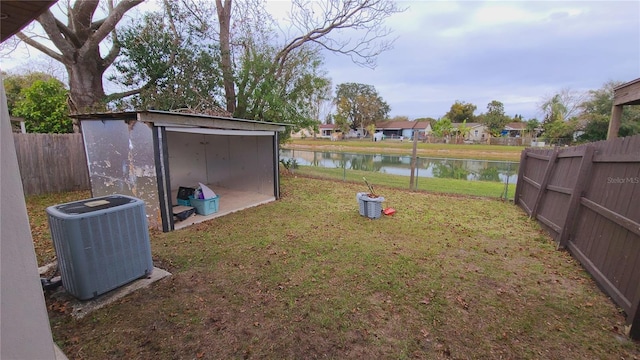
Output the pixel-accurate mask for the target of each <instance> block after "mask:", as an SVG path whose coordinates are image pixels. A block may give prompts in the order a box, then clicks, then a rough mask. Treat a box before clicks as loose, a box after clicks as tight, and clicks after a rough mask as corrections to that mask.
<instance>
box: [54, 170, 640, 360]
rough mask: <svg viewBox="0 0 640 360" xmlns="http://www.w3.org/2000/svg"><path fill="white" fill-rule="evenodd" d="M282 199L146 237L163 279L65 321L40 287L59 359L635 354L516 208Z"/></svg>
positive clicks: (350, 188)
mask: <svg viewBox="0 0 640 360" xmlns="http://www.w3.org/2000/svg"><path fill="white" fill-rule="evenodd" d="M282 187H283V194H285V195H284V197H283V198H282V199H281V200H279V201H277V202H274V203H270V204H267V205H263V206H260V207H257V208H252V209H248V210H246V211H243V212H240V213H235V214H231V215H228V216H224V217H221V218H217V219H214V220H211V221H209V222H206V223H202V224H199V225H197V226H192V227H189V228H186V229H183V230H179V231H174V232H172V233H157V232H153V233H152V251H153V256H154V261H155V262H156V263H157V264H161V267H164V268H166V267H169V268H170V270H171V271H172V272H173V274H174V275H173V276H172V277H170V278H167V279H164V280H162V281H160V282H158V283H156V284H154V285H152V287H151V288H149V289H145V290H141V291H138V292H136V293H134V294H132V295H130V296H127V297H125V298H124V299H122V300H120V301H119V302H118V303H116V304H113V305H111V306H108V307H106V308H103V309H100V310H98V311H96V312H95V313H92V314H90V315H89V316H87V317H85V318H83V319H81V320H74V319H72V318H71V317H70V315H68V314H67V313H66V312H65V308H64V302H65V299H64V298H61V297H52V296H47V297H46V299H47V304H48V307H49V315H50V319H51V326H52V330H53V334H54V338H55V341H56V342H57V343H58V344H59V345H60V346H61V347H62V349H63V350H64V351H65V353H66V354H67V356H69V357H70V358H72V359H115V358H118V359H121V358H132V359H133V358H135V359H150V358H153V359H176V358H190V359H194V358H195V359H220V358H249V359H253V358H278V359H283V358H285V359H299V358H305V359H306V358H309V359H315V358H340V359H356V358H366V359H369V358H376V359H385V358H388V359H392V358H393V359H398V358H400V359H402V358H416V359H467V358H479V359H497V358H509V359H515V358H517V359H540V358H544V359H561V358H562V359H564V358H576V359H578V358H580V359H582V358H584V359H594V358H598V359H608V358H611V359H621V358H622V359H638V358H640V346H639V345H638V343H634V342H631V341H629V340H625V337H624V335H623V329H624V323H625V319H624V316H623V314H622V313H621V312H620V310H619V309H618V308H616V307H615V306H614V305H613V303H612V302H611V301H610V300H609V299H608V298H607V297H606V296H605V295H604V294H603V293H602V292H601V291H600V290H599V289H598V288H597V286H596V285H595V283H594V282H593V280H592V279H591V278H590V277H589V276H588V274H586V273H585V272H584V270H583V269H582V268H581V267H580V266H579V264H578V263H577V262H576V261H574V260H573V259H572V258H571V257H570V256H569V255H568V254H567V253H566V252H562V251H556V250H555V247H554V244H553V243H552V242H551V240H549V239H548V238H547V237H546V236H545V235H544V233H543V232H542V231H541V230H540V228H539V227H538V226H537V225H536V224H535V223H534V222H531V221H529V220H528V218H527V217H526V215H525V214H524V213H523V212H522V211H520V210H519V209H518V208H516V207H514V206H513V205H510V204H508V203H503V202H499V201H494V200H487V199H477V198H465V197H447V196H439V195H432V194H426V193H412V192H408V191H401V190H393V189H388V188H384V187H379V188H377V191H378V192H380V193H381V195H383V196H384V197H385V198H387V199H389V200H393V205H394V207H395V208H396V209H397V210H398V212H397V213H396V215H394V216H393V217H382V218H381V219H378V220H369V219H367V218H363V217H360V216H359V215H358V208H357V203H356V200H355V193H356V192H358V191H363V190H364V189H363V187H364V184H363V185H361V186H360V185H358V184H349V183H341V182H333V181H320V180H313V179H303V178H295V177H290V176H287V177H285V178H284V179H283V184H282Z"/></svg>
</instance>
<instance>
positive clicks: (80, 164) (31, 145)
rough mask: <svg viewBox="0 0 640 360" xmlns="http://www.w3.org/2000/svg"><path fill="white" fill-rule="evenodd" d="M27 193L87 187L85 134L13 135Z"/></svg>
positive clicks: (88, 187) (23, 184)
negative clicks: (83, 138) (83, 140)
mask: <svg viewBox="0 0 640 360" xmlns="http://www.w3.org/2000/svg"><path fill="white" fill-rule="evenodd" d="M13 141H14V142H15V146H16V154H17V156H18V167H19V168H20V177H21V178H22V187H23V189H24V194H25V195H36V194H46V193H52V192H63V191H74V190H88V189H90V188H91V187H90V184H89V173H88V170H87V160H86V156H85V153H84V145H83V144H82V134H13Z"/></svg>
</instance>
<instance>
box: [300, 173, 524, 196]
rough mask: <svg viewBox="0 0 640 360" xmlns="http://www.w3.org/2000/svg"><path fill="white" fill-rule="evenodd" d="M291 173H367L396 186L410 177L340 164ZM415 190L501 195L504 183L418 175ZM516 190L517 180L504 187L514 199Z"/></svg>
mask: <svg viewBox="0 0 640 360" xmlns="http://www.w3.org/2000/svg"><path fill="white" fill-rule="evenodd" d="M293 173H294V174H299V175H301V176H309V177H314V178H322V179H332V180H343V181H349V182H354V183H362V177H363V176H364V177H366V178H367V179H368V180H369V181H370V182H371V183H372V184H374V185H375V186H386V187H391V188H398V189H409V177H408V176H402V175H392V174H385V173H379V172H371V171H361V170H346V171H345V170H344V169H339V168H324V167H317V166H302V165H301V166H298V167H297V168H296V169H294V170H293ZM417 190H419V191H427V192H432V193H440V194H455V195H470V196H481V197H490V198H504V197H505V196H504V194H505V184H504V183H500V182H492V181H475V180H474V181H469V180H466V179H448V178H426V177H419V178H417ZM515 192H516V184H513V183H512V184H509V185H508V187H507V199H509V200H513V198H514V196H515Z"/></svg>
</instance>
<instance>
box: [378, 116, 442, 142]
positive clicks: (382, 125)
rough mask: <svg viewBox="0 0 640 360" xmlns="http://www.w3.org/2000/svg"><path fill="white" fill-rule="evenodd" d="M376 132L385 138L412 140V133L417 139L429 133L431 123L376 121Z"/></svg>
mask: <svg viewBox="0 0 640 360" xmlns="http://www.w3.org/2000/svg"><path fill="white" fill-rule="evenodd" d="M376 131H381V132H382V134H383V135H384V137H385V138H391V139H401V138H404V139H407V140H409V139H412V138H413V134H414V131H415V132H417V134H418V138H421V137H424V136H426V135H429V134H430V133H431V123H430V122H428V121H419V122H415V121H378V122H376Z"/></svg>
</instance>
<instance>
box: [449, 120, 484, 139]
mask: <svg viewBox="0 0 640 360" xmlns="http://www.w3.org/2000/svg"><path fill="white" fill-rule="evenodd" d="M451 125H453V128H454V129H458V128H460V127H461V126H462V125H463V123H453V124H451ZM464 125H465V126H466V127H467V128H469V133H468V134H466V135H465V136H464V141H467V142H474V143H479V142H480V143H484V142H487V140H489V138H490V137H491V134H490V133H489V129H488V128H487V127H486V126H485V125H484V124H480V123H466V124H464Z"/></svg>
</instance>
